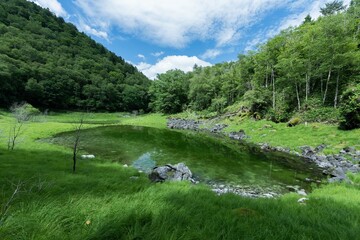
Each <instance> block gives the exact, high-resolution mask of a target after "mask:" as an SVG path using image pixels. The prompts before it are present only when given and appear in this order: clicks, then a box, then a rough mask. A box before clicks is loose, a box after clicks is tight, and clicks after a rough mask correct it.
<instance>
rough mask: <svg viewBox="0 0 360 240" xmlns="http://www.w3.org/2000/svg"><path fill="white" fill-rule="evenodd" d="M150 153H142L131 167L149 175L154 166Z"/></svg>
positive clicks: (154, 162)
mask: <svg viewBox="0 0 360 240" xmlns="http://www.w3.org/2000/svg"><path fill="white" fill-rule="evenodd" d="M151 154H152V153H151V152H147V153H144V154H143V155H141V156H140V157H139V158H138V159H136V160H135V161H134V162H133V163H132V165H131V166H133V167H134V168H136V169H137V170H139V171H143V172H145V173H150V172H151V170H152V169H153V168H154V167H155V166H156V161H155V160H153V159H152V157H151Z"/></svg>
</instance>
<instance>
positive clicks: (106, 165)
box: [0, 112, 360, 240]
mask: <svg viewBox="0 0 360 240" xmlns="http://www.w3.org/2000/svg"><path fill="white" fill-rule="evenodd" d="M76 115H77V114H76V113H70V114H59V115H53V116H49V117H48V118H45V119H43V120H42V121H38V122H32V123H29V124H26V126H25V128H24V129H25V132H24V134H23V135H22V142H20V143H19V144H18V145H17V146H16V148H15V150H14V151H7V150H6V149H5V146H6V143H5V142H6V131H7V128H8V127H9V124H11V122H12V121H13V119H11V117H10V116H9V114H7V113H4V112H1V114H0V129H1V130H2V135H1V136H2V139H1V143H0V204H1V206H4V204H5V203H6V202H7V200H8V199H9V197H10V196H11V194H12V193H13V190H14V186H13V185H12V184H11V183H16V182H18V181H22V182H23V187H22V190H23V191H21V192H20V193H19V194H18V195H17V196H16V198H15V199H14V201H13V202H11V206H10V209H9V211H8V214H7V217H6V219H5V221H4V222H3V223H2V224H1V225H0V239H4V240H5V239H166V240H169V239H358V237H359V236H360V226H359V224H360V186H359V182H360V181H359V177H358V175H355V176H353V179H356V181H355V183H357V184H353V185H347V184H331V185H325V186H323V187H321V188H319V189H316V190H315V191H314V192H313V193H311V194H310V196H309V201H308V202H307V203H306V204H305V205H301V204H299V203H297V200H298V199H299V198H300V196H298V195H295V194H288V195H285V196H284V197H281V198H279V199H270V200H269V199H246V198H241V197H238V196H235V195H231V194H228V195H223V196H216V195H215V194H214V193H212V192H211V191H210V190H209V189H208V188H207V187H206V186H203V185H191V184H189V183H164V184H151V183H149V181H148V179H147V177H146V176H145V175H143V174H139V173H138V172H137V171H135V170H134V169H132V168H124V167H123V166H122V165H121V164H118V163H112V162H109V161H106V159H95V160H81V161H79V162H78V166H77V167H78V168H77V169H78V170H77V172H76V173H75V174H73V173H72V172H71V164H72V162H71V149H68V148H66V147H62V146H57V145H52V144H49V143H46V142H43V141H37V139H39V138H46V137H50V136H52V135H54V134H56V133H59V132H63V131H69V130H72V129H73V127H74V125H73V123H71V122H73V121H72V119H73V118H74V116H76ZM119 115H121V116H123V115H122V114H116V113H114V114H109V115H107V114H94V115H93V116H94V117H93V120H91V122H88V123H89V124H87V125H86V127H95V126H99V124H100V125H102V124H103V123H104V122H108V121H109V122H111V121H113V122H112V124H114V123H115V121H118V120H119V122H120V123H121V124H131V125H142V126H153V127H159V128H165V121H166V120H165V116H162V115H158V114H152V115H145V116H138V117H132V116H130V117H125V116H123V117H118V116H119ZM57 118H58V120H57ZM90 123H91V124H90ZM264 124H265V122H250V121H249V122H245V123H242V124H239V125H236V124H234V125H232V126H231V128H233V130H236V129H238V128H244V129H245V127H247V128H246V129H249V130H250V129H251V128H254V131H253V132H254V133H260V132H261V131H263V130H259V127H262V125H264ZM280 127H281V125H279V128H277V127H276V126H275V128H276V129H278V131H277V132H276V133H277V134H280V133H279V132H280ZM302 128H303V131H304V132H307V131H308V130H307V128H306V127H305V126H299V128H298V127H296V128H293V129H294V130H293V129H288V130H286V131H300V130H301V129H302ZM246 129H245V131H247V130H246ZM331 129H332V130H331ZM334 129H335V128H333V127H331V126H330V127H329V128H327V127H326V126H320V130H321V132H324V133H325V132H329V131H335V130H334ZM320 130H319V131H320ZM266 131H267V130H266ZM309 132H310V131H309ZM247 133H248V134H249V135H250V136H252V139H254V141H255V140H256V139H257V138H256V136H257V135H256V134H253V135H252V134H251V132H250V131H247ZM290 133H294V132H290ZM290 133H289V132H288V134H290ZM336 133H337V132H336V131H335V133H334V134H336ZM355 133H356V132H354V133H352V132H349V134H350V135H351V134H354V135H356V134H355ZM304 135H306V134H305V133H304ZM350 135H349V136H350ZM278 136H280V135H278ZM282 136H284V137H287V138H289V136H290V135H286V134H284V135H282ZM339 137H340V138H343V139H346V138H345V137H344V136H341V135H339ZM269 140H271V139H270V138H269ZM274 141H275V140H274ZM277 141H278V142H279V143H281V142H285V141H286V140H277ZM288 141H290V140H288ZM295 141H296V139H295V140H293V142H294V144H295ZM313 141H314V143H315V140H313ZM351 141H354V140H348V142H350V143H352V142H351ZM274 143H277V142H274ZM275 145H276V144H275ZM307 145H310V144H307ZM354 145H356V144H354ZM87 221H88V222H87ZM87 223H88V224H87Z"/></svg>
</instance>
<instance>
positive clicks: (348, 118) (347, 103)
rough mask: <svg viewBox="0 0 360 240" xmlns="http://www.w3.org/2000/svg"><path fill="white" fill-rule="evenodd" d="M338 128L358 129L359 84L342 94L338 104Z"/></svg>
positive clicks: (359, 115)
mask: <svg viewBox="0 0 360 240" xmlns="http://www.w3.org/2000/svg"><path fill="white" fill-rule="evenodd" d="M340 117H341V120H340V126H339V127H340V128H341V129H346V130H350V129H355V128H360V84H357V85H355V86H350V87H348V88H347V90H346V91H345V92H344V93H343V95H342V97H341V104H340Z"/></svg>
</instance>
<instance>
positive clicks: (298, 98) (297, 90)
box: [295, 82, 301, 111]
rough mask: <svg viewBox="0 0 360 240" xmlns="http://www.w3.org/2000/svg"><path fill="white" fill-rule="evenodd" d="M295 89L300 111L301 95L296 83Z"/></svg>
mask: <svg viewBox="0 0 360 240" xmlns="http://www.w3.org/2000/svg"><path fill="white" fill-rule="evenodd" d="M295 89H296V98H297V102H298V109H299V111H300V110H301V103H300V95H299V87H298V84H297V83H296V82H295Z"/></svg>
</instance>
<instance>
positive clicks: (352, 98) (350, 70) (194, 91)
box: [150, 0, 360, 128]
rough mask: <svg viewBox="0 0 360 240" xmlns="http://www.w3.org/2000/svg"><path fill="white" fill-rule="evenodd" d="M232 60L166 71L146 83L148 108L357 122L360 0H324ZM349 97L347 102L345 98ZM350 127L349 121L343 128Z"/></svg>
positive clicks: (359, 119) (359, 120)
mask: <svg viewBox="0 0 360 240" xmlns="http://www.w3.org/2000/svg"><path fill="white" fill-rule="evenodd" d="M321 14H322V16H321V17H320V18H319V19H317V20H313V19H311V17H310V16H307V17H306V18H305V19H304V22H303V23H302V24H301V25H300V26H299V27H295V28H289V29H287V30H284V31H282V32H281V33H280V34H278V35H276V36H275V37H273V38H272V39H270V40H268V41H267V42H266V43H264V44H262V45H260V46H258V48H257V49H256V50H255V51H250V52H248V53H247V54H244V55H243V54H241V55H239V57H238V60H237V61H236V62H230V63H221V64H216V65H214V66H211V67H197V66H195V67H194V70H193V72H190V73H184V72H182V71H180V70H171V71H168V72H167V73H164V74H160V75H158V77H157V78H158V79H157V80H156V81H155V82H154V84H153V85H152V86H151V88H150V93H151V98H152V100H151V104H150V106H151V107H152V109H154V110H156V111H162V112H165V113H176V112H180V111H183V110H186V109H191V110H194V111H203V112H204V113H205V115H206V114H209V115H210V116H214V115H216V114H219V113H223V112H226V111H227V112H229V111H230V112H236V111H238V112H240V113H245V114H247V115H252V116H254V117H255V118H257V119H260V118H268V119H271V120H273V121H276V122H280V121H287V120H289V118H291V117H292V116H294V115H295V116H296V115H298V116H301V118H303V119H304V120H307V121H334V122H336V121H338V117H339V113H341V115H342V117H343V118H348V119H347V121H344V126H343V127H344V128H353V127H360V87H359V86H360V51H359V50H360V1H359V0H356V1H352V2H351V4H350V6H349V7H348V8H346V7H345V6H344V5H343V3H342V2H341V1H334V2H332V3H327V4H326V5H325V6H324V7H322V8H321ZM345 100H347V101H345ZM347 124H348V125H347Z"/></svg>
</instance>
